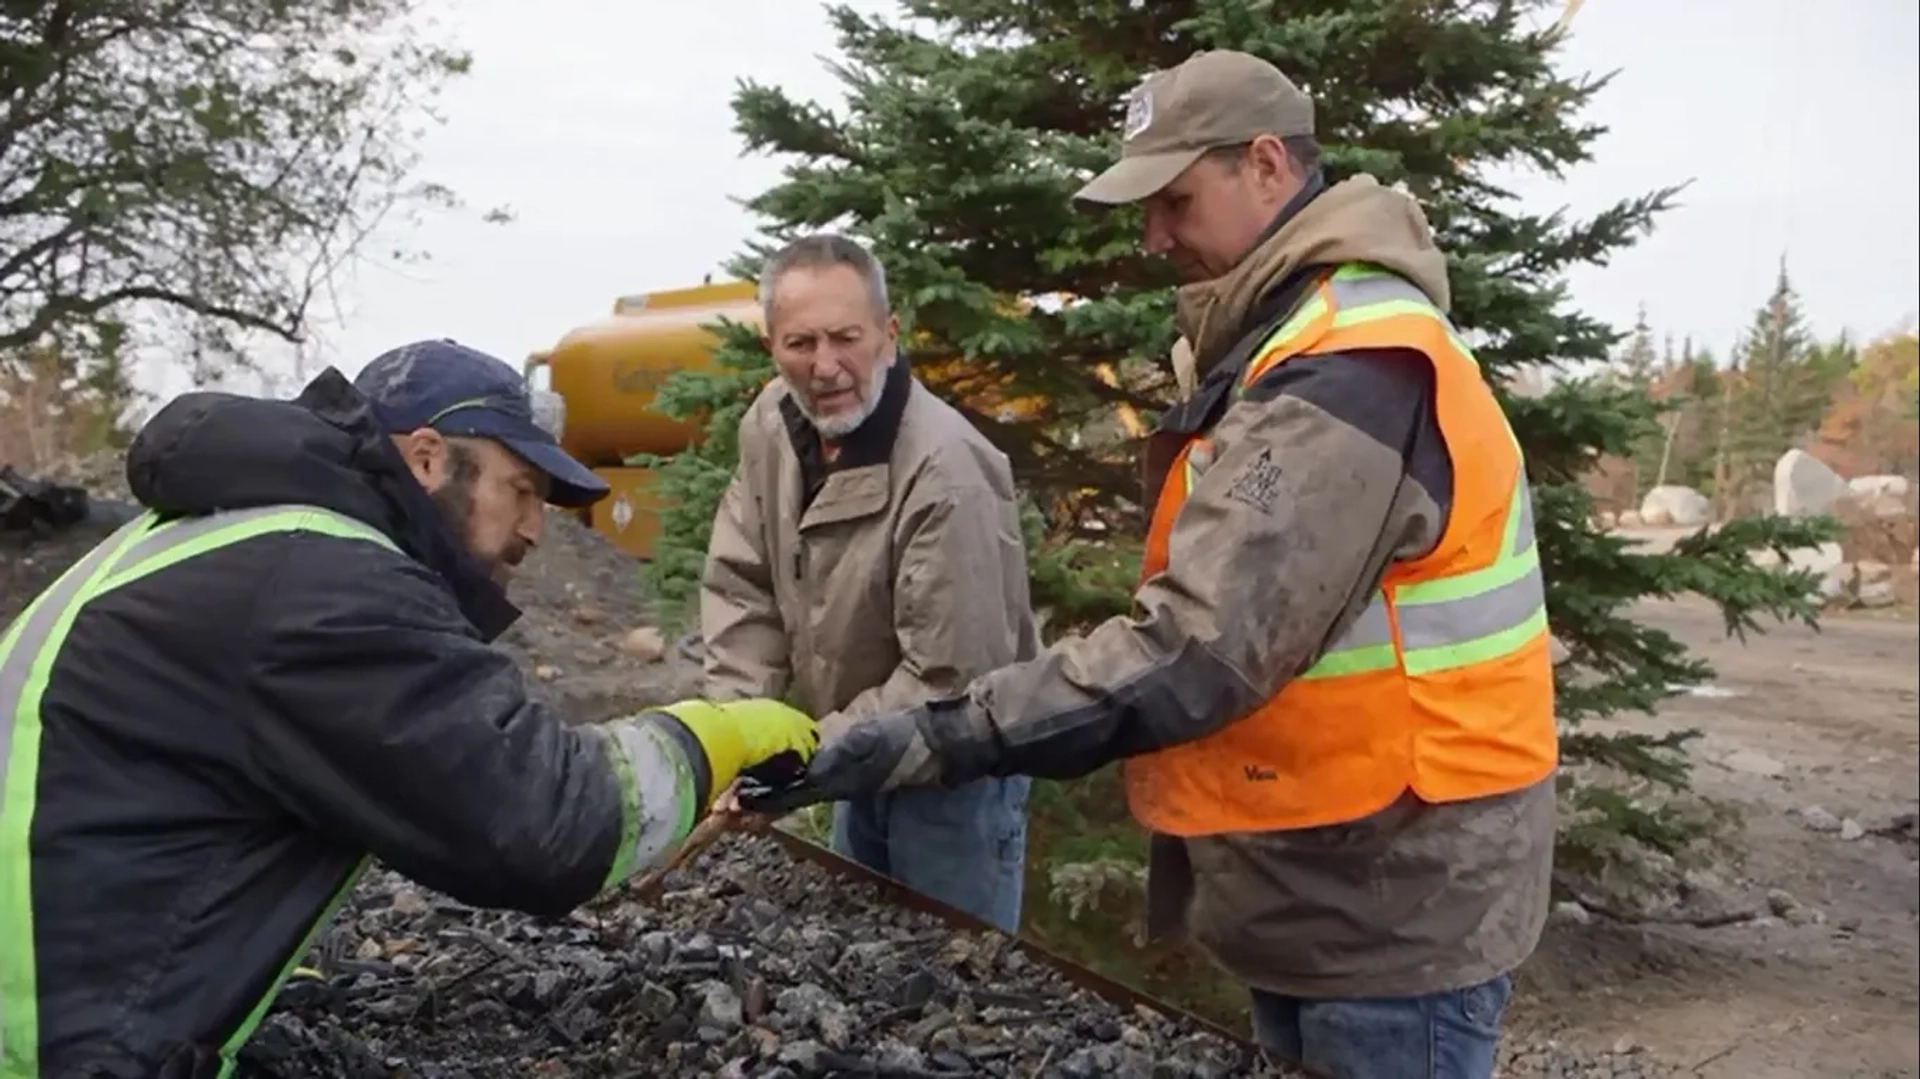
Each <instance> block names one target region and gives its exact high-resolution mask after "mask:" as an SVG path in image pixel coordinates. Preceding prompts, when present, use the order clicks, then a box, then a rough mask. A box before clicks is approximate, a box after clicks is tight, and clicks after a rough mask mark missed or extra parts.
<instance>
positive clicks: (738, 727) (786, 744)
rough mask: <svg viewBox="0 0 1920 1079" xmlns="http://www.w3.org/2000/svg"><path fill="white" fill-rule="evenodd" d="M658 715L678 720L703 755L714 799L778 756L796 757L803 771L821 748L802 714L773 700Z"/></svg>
mask: <svg viewBox="0 0 1920 1079" xmlns="http://www.w3.org/2000/svg"><path fill="white" fill-rule="evenodd" d="M657 711H661V712H665V713H666V714H667V715H670V716H672V717H673V718H675V719H677V720H679V721H680V723H681V725H682V726H684V727H686V728H687V731H688V733H690V734H692V735H693V737H694V739H695V740H696V741H698V742H699V743H700V748H701V749H702V750H704V751H705V752H706V755H707V770H708V775H709V782H710V783H711V794H713V795H717V794H719V793H720V792H721V791H724V790H726V789H727V788H728V787H730V786H732V785H733V781H734V779H735V778H736V777H738V776H739V775H740V773H741V772H742V771H745V770H747V769H749V768H752V767H753V766H755V765H757V764H760V763H762V762H764V761H767V760H769V759H771V758H773V757H778V756H779V755H781V754H782V753H792V754H795V755H796V756H797V757H798V762H797V763H798V764H801V765H804V764H805V763H806V762H807V761H809V760H811V759H812V758H813V751H814V749H815V748H816V747H818V746H819V744H820V735H819V732H818V731H817V730H816V729H815V726H814V722H813V720H812V719H811V718H810V717H809V716H808V715H807V714H806V713H805V712H802V711H800V710H798V709H796V708H792V707H789V706H787V705H785V704H782V703H781V702H779V701H775V700H768V699H765V698H756V699H753V700H745V701H729V702H727V703H726V704H715V703H713V702H712V701H701V700H692V701H680V702H678V703H676V704H669V705H667V706H665V707H663V708H660V709H657ZM701 808H702V809H703V810H704V809H705V808H706V807H704V806H702V807H701Z"/></svg>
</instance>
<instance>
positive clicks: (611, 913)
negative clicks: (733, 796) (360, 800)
mask: <svg viewBox="0 0 1920 1079" xmlns="http://www.w3.org/2000/svg"><path fill="white" fill-rule="evenodd" d="M676 876H677V877H680V878H682V879H681V880H680V881H678V882H670V885H669V890H668V892H667V893H666V894H665V895H663V896H662V897H661V899H660V900H659V902H658V903H657V904H656V905H654V906H652V907H646V908H642V907H636V906H632V905H626V906H615V907H614V908H613V909H611V910H606V911H602V912H599V913H597V914H589V913H585V912H576V913H575V914H574V915H571V916H569V917H568V918H566V919H558V920H539V919H533V918H527V917H523V916H519V915H514V914H508V913H503V912H494V911H479V910H474V909H471V908H468V907H465V906H463V905H461V904H458V903H454V902H452V901H450V900H448V899H446V898H444V897H441V896H437V895H434V894H432V893H427V892H424V891H422V890H421V889H419V888H417V887H416V886H413V885H410V884H408V883H406V882H404V881H403V880H401V879H400V878H398V877H397V876H395V875H393V874H391V873H386V872H380V873H377V874H373V875H371V876H370V877H369V879H367V880H366V881H364V882H363V883H362V884H361V886H360V887H359V888H358V890H357V891H356V893H355V894H354V896H353V897H352V899H351V901H350V902H349V904H348V905H347V907H346V908H345V909H344V910H343V911H342V913H341V915H340V917H339V919H338V920H337V922H336V923H335V927H334V929H333V930H332V931H331V932H330V933H329V934H328V935H327V937H326V938H325V939H324V940H323V942H322V944H321V945H320V947H319V948H318V949H316V955H315V956H314V958H313V959H312V960H311V962H312V963H314V964H315V965H317V966H318V967H319V968H320V969H321V971H322V972H323V973H324V974H325V975H326V976H325V977H322V978H312V977H301V978H297V979H295V980H294V981H293V982H291V983H289V985H288V987H287V989H286V990H285V991H284V992H283V994H282V996H281V999H280V1001H279V1003H278V1004H277V1005H276V1007H275V1008H274V1010H273V1012H272V1013H271V1014H270V1016H269V1018H268V1019H267V1021H266V1023H265V1024H264V1025H263V1027H262V1029H261V1030H260V1032H259V1034H258V1035H257V1036H256V1037H255V1039H254V1041H253V1043H252V1044H251V1046H250V1047H249V1049H248V1050H247V1052H246V1053H245V1054H244V1061H245V1064H246V1067H247V1070H246V1071H244V1072H243V1073H242V1074H243V1075H252V1076H274V1077H277V1079H323V1077H324V1079H336V1077H337V1079H374V1077H376V1076H377V1077H380V1079H389V1077H418V1079H495V1077H498V1079H507V1077H514V1079H521V1077H527V1076H541V1077H547V1079H557V1077H570V1076H578V1077H588V1076H593V1077H599V1076H608V1077H611V1076H621V1077H626V1076H633V1077H638V1076H681V1075H686V1076H695V1075H701V1076H720V1077H723V1079H736V1077H737V1079H810V1077H817V1076H833V1075H846V1076H855V1075H867V1076H893V1077H897V1079H923V1077H925V1079H931V1077H961V1076H1020V1077H1022V1079H1025V1077H1047V1079H1096V1077H1109V1076H1112V1077H1134V1076H1137V1077H1141V1079H1228V1077H1233V1076H1247V1077H1255V1079H1258V1077H1266V1076H1273V1077H1280V1076H1287V1075H1290V1074H1294V1073H1291V1072H1289V1071H1287V1070H1283V1069H1279V1068H1276V1067H1271V1066H1267V1065H1263V1064H1262V1063H1261V1062H1259V1061H1258V1060H1255V1059H1252V1057H1251V1055H1250V1054H1248V1053H1246V1052H1245V1051H1243V1050H1242V1049H1240V1048H1238V1047H1236V1046H1235V1045H1234V1044H1233V1043H1231V1042H1229V1041H1227V1040H1225V1039H1222V1038H1219V1037H1216V1036H1214V1035H1212V1034H1209V1033H1206V1032H1204V1031H1202V1030H1199V1029H1197V1028H1194V1027H1192V1026H1190V1025H1188V1024H1185V1023H1182V1022H1179V1021H1176V1020H1174V1019H1172V1018H1169V1017H1166V1016H1162V1015H1159V1014H1157V1013H1153V1012H1151V1011H1148V1010H1144V1009H1128V1008H1120V1007H1116V1006H1115V1005H1113V1004H1111V1003H1108V1002H1107V1001H1105V1000H1102V999H1100V998H1098V997H1095V996H1093V995H1092V994H1090V993H1088V992H1086V991H1085V990H1082V989H1078V988H1076V987H1074V986H1072V985H1070V984H1068V983H1067V982H1065V981H1064V979H1062V978H1061V977H1060V976H1059V975H1058V973H1057V972H1055V971H1054V970H1052V969H1051V968H1050V967H1047V966H1045V965H1044V964H1042V963H1040V962H1038V961H1036V960H1034V959H1032V958H1030V957H1029V956H1028V955H1027V954H1026V953H1024V952H1023V951H1021V950H1020V949H1018V948H1016V947H1013V946H1011V944H1010V942H1009V941H1008V940H1007V938H1005V937H1002V936H1000V935H999V934H996V933H965V932H954V931H952V930H951V929H949V928H948V927H946V926H945V925H944V924H942V923H940V922H939V921H937V920H935V919H934V918H932V917H931V916H929V915H925V914H921V913H919V912H916V911H911V910H907V909H904V908H900V907H896V906H892V905H890V904H888V903H886V902H885V901H884V900H882V899H881V898H880V896H879V893H878V890H877V889H876V888H874V887H873V886H870V885H864V884H851V883H848V882H845V881H842V880H840V879H839V878H837V877H834V876H832V875H831V874H828V873H827V872H826V871H825V870H823V869H821V868H819V867H818V866H815V865H812V864H810V863H805V862H799V861H795V860H793V859H792V858H791V857H790V856H789V855H788V854H787V853H786V852H785V851H783V850H781V849H780V848H779V847H778V846H777V845H775V844H774V843H773V842H772V841H771V840H769V839H766V838H762V837H754V836H732V837H729V838H727V839H725V840H723V841H722V842H721V843H720V844H717V845H716V846H715V847H714V848H712V849H710V850H708V851H707V852H706V854H705V855H704V856H703V857H702V858H701V859H700V860H699V861H698V862H697V863H695V864H694V865H693V866H690V867H689V869H688V871H687V872H685V873H683V874H677V875H676Z"/></svg>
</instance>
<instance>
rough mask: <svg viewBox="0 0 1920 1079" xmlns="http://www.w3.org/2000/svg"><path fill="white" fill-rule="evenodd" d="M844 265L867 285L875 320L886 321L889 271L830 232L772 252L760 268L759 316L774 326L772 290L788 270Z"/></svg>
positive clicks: (854, 246) (849, 242)
mask: <svg viewBox="0 0 1920 1079" xmlns="http://www.w3.org/2000/svg"><path fill="white" fill-rule="evenodd" d="M829 266H845V267H847V268H848V269H850V270H852V271H853V272H854V273H857V274H859V275H860V280H862V281H864V282H866V285H867V298H868V299H869V300H870V301H872V303H873V313H874V316H875V317H876V318H880V319H884V318H886V317H887V313H888V312H889V311H890V310H892V308H890V307H889V306H888V304H887V271H886V268H885V267H883V266H881V265H880V260H879V259H877V258H874V257H873V253H872V252H870V251H868V250H867V249H866V248H864V247H861V246H860V245H859V244H857V243H855V242H854V241H852V240H850V239H848V238H846V237H845V236H839V235H836V234H834V233H831V232H817V233H814V234H813V235H811V236H802V237H800V238H799V239H797V240H794V241H793V242H791V243H789V244H787V246H785V247H783V248H781V249H780V250H778V251H775V252H774V253H773V256H772V257H771V258H769V259H767V261H766V264H765V265H764V266H762V267H761V268H760V285H759V299H760V317H761V318H762V319H764V320H765V321H766V324H767V325H769V326H771V325H773V290H774V288H775V287H776V286H778V285H779V283H780V278H782V277H784V276H786V274H787V272H788V271H789V270H817V269H825V268H827V267H829Z"/></svg>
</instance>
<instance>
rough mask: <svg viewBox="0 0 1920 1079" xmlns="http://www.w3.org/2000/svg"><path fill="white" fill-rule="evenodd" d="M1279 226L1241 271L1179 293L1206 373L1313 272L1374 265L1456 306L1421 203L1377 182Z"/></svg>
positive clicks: (1333, 193) (1367, 180)
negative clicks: (1268, 300) (1295, 281)
mask: <svg viewBox="0 0 1920 1079" xmlns="http://www.w3.org/2000/svg"><path fill="white" fill-rule="evenodd" d="M1277 225H1278V227H1277V228H1274V229H1272V230H1270V231H1269V232H1268V234H1267V235H1266V236H1265V237H1263V238H1262V239H1261V240H1260V241H1259V242H1258V243H1256V244H1254V247H1253V250H1251V251H1249V252H1247V254H1246V255H1245V256H1244V257H1243V258H1241V260H1240V262H1239V264H1238V265H1236V266H1234V268H1233V269H1231V270H1229V271H1227V273H1225V274H1224V275H1222V276H1220V277H1216V278H1214V279H1213V280H1211V281H1202V282H1199V283H1196V284H1192V285H1186V286H1183V287H1182V288H1181V289H1180V290H1179V292H1178V293H1177V294H1176V297H1175V301H1174V304H1175V311H1174V318H1175V321H1176V323H1177V325H1178V326H1179V329H1180V334H1181V336H1182V337H1184V338H1185V339H1186V341H1187V343H1188V346H1189V347H1190V348H1191V349H1192V352H1193V364H1194V367H1195V368H1196V370H1197V372H1198V373H1199V374H1201V375H1204V374H1205V373H1206V372H1207V371H1208V370H1209V369H1210V368H1212V367H1213V365H1214V364H1216V363H1218V362H1219V361H1220V359H1221V357H1222V356H1224V355H1226V353H1227V352H1229V351H1230V350H1231V349H1232V348H1233V346H1234V343H1235V342H1236V341H1238V340H1239V338H1240V335H1241V334H1242V333H1243V332H1245V326H1244V325H1243V324H1244V323H1245V321H1246V319H1247V316H1248V314H1249V313H1250V312H1251V311H1252V309H1253V307H1254V305H1255V304H1256V303H1258V302H1259V301H1260V298H1261V297H1263V296H1265V295H1267V293H1269V292H1271V291H1272V290H1273V289H1276V288H1278V287H1280V286H1281V285H1283V284H1284V283H1285V282H1286V281H1287V280H1288V279H1289V278H1291V277H1292V276H1293V275H1294V274H1296V273H1298V272H1300V271H1302V270H1305V269H1309V268H1312V267H1325V266H1337V265H1339V264H1341V263H1346V262H1368V263H1372V264H1374V265H1376V266H1379V267H1380V268H1382V269H1385V270H1391V271H1392V272H1394V273H1397V274H1399V275H1400V276H1402V277H1404V278H1406V279H1407V280H1408V281H1409V282H1411V283H1412V284H1413V285H1414V286H1415V287H1417V288H1419V289H1420V291H1422V292H1424V293H1426V294H1427V298H1428V299H1430V300H1432V301H1433V303H1434V305H1435V306H1437V307H1438V308H1440V310H1442V311H1445V310H1447V309H1448V306H1449V305H1450V303H1451V301H1452V296H1451V293H1450V291H1449V289H1448V285H1447V258H1446V256H1445V255H1444V254H1442V253H1441V252H1440V249H1439V248H1438V247H1436V246H1435V245H1434V242H1433V229H1432V228H1431V227H1430V226H1429V225H1428V224H1427V216H1426V214H1425V213H1423V212H1422V211H1421V209H1420V203H1419V202H1418V201H1417V200H1415V199H1414V198H1413V197H1412V196H1411V195H1406V194H1403V193H1401V192H1399V191H1395V190H1394V189H1392V188H1390V187H1387V186H1385V185H1383V184H1381V183H1380V181H1378V180H1376V179H1374V178H1373V177H1371V176H1365V175H1362V176H1355V177H1352V178H1350V179H1347V180H1343V181H1341V182H1340V183H1337V184H1334V185H1333V186H1331V187H1329V188H1327V189H1326V190H1325V191H1322V192H1320V193H1319V194H1318V195H1316V196H1312V197H1311V198H1310V200H1309V201H1308V202H1307V203H1306V204H1305V205H1304V206H1302V207H1300V208H1299V210H1298V211H1296V212H1293V213H1291V214H1290V215H1289V214H1287V213H1286V211H1282V215H1281V218H1280V220H1279V221H1278V222H1277Z"/></svg>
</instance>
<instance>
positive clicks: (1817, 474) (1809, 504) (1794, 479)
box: [1773, 449, 1847, 517]
mask: <svg viewBox="0 0 1920 1079" xmlns="http://www.w3.org/2000/svg"><path fill="white" fill-rule="evenodd" d="M1846 493H1847V481H1846V480H1843V479H1841V478H1840V473H1838V472H1835V471H1834V470H1833V469H1831V468H1828V467H1827V463H1826V462H1825V461H1822V460H1820V458H1818V457H1815V456H1814V455H1813V454H1811V453H1808V452H1807V451H1805V450H1798V449H1794V450H1788V451H1787V452H1785V453H1783V454H1781V455H1780V460H1779V461H1777V462H1775V463H1774V466H1773V512H1775V513H1778V514H1780V515H1781V516H1784V517H1818V516H1819V515H1821V514H1823V513H1826V512H1828V511H1830V510H1832V509H1833V504H1834V503H1835V502H1838V501H1839V500H1840V499H1841V497H1842V496H1844V495H1845V494H1846Z"/></svg>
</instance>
